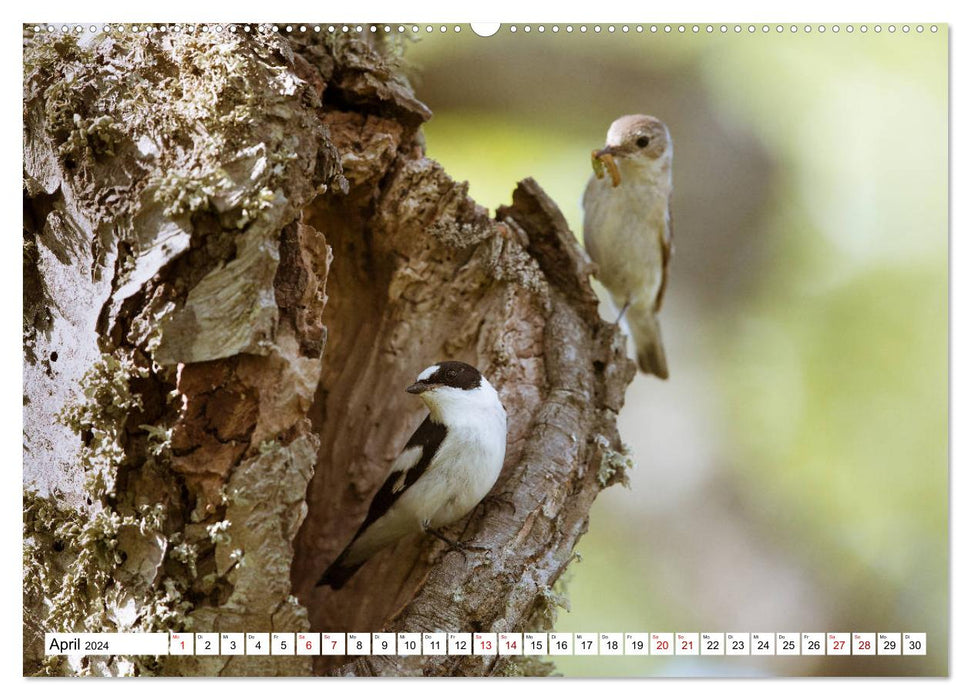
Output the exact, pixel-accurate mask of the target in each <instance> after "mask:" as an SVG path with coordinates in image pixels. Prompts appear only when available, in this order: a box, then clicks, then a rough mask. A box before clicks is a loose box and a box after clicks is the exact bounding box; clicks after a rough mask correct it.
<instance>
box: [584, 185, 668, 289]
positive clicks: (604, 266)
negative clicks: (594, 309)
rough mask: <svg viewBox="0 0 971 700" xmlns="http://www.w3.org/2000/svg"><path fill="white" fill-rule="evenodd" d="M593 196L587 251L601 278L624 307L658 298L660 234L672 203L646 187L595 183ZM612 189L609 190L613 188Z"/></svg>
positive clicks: (589, 201)
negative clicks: (641, 298)
mask: <svg viewBox="0 0 971 700" xmlns="http://www.w3.org/2000/svg"><path fill="white" fill-rule="evenodd" d="M590 186H591V187H597V188H598V189H597V191H596V195H597V196H594V197H589V196H588V197H586V198H585V199H584V206H585V211H584V237H585V240H586V247H587V251H588V252H589V253H590V257H591V258H592V259H593V261H594V262H595V263H597V266H598V268H599V274H598V278H599V279H600V281H601V282H602V283H603V285H604V286H605V287H606V288H607V290H608V291H609V292H610V294H611V296H612V297H613V298H614V302H615V303H617V304H618V305H619V306H622V305H623V304H625V303H626V302H627V301H628V300H631V298H632V297H633V300H635V301H636V300H637V299H638V298H640V297H647V298H648V299H650V300H653V299H655V298H656V297H657V294H658V292H659V290H660V288H661V280H662V274H663V259H662V250H661V238H660V237H661V235H663V233H664V231H665V228H666V226H667V221H666V219H667V202H666V200H665V201H662V200H661V199H660V198H658V197H657V196H655V195H653V193H651V192H650V191H647V190H645V189H643V188H637V187H632V186H630V187H628V188H627V189H625V188H624V184H623V183H622V184H621V185H620V186H619V187H616V188H614V187H609V186H607V185H604V181H594V182H592V183H591V185H590ZM608 187H609V189H608Z"/></svg>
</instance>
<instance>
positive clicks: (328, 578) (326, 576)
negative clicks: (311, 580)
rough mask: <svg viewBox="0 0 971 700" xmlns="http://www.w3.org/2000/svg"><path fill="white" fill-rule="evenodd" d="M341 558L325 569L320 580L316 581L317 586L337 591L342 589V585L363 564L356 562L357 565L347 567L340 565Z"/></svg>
mask: <svg viewBox="0 0 971 700" xmlns="http://www.w3.org/2000/svg"><path fill="white" fill-rule="evenodd" d="M341 559H342V557H338V558H337V561H335V562H334V563H333V564H331V565H330V566H328V567H327V571H325V572H324V573H323V575H322V576H321V577H320V580H319V581H317V585H318V586H330V587H331V588H332V589H333V590H335V591H339V590H340V589H341V588H343V587H344V584H345V583H347V582H348V580H349V579H350V578H351V576H353V575H354V574H355V573H356V572H357V570H358V569H360V568H361V566H362V565H363V564H364V562H363V561H362V562H358V563H357V564H351V565H350V566H347V565H345V564H343V563H341Z"/></svg>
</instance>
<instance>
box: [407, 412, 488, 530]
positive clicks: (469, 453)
mask: <svg viewBox="0 0 971 700" xmlns="http://www.w3.org/2000/svg"><path fill="white" fill-rule="evenodd" d="M499 429H500V427H499V426H498V425H497V426H495V430H499ZM501 430H502V438H503V439H501V440H496V439H495V438H494V437H493V438H492V439H489V438H488V437H487V436H486V435H485V432H486V431H484V430H483V426H481V425H476V426H475V427H474V428H461V427H459V428H454V427H453V428H450V431H451V432H452V435H450V436H449V437H455V438H458V439H456V440H446V441H445V442H444V443H443V444H442V447H441V448H440V449H439V452H438V454H436V455H435V459H434V460H433V461H432V464H430V465H429V467H428V471H426V472H425V474H424V475H422V477H421V479H420V480H419V481H420V482H422V483H420V484H415V487H412V488H410V489H408V490H407V491H406V492H405V493H404V494H403V495H402V497H401V500H400V501H399V507H400V508H401V509H402V510H406V511H407V512H408V513H409V514H410V515H411V516H412V517H413V518H414V519H415V520H416V522H418V523H419V524H422V523H427V525H428V527H432V528H438V527H442V526H445V525H448V524H450V523H453V522H455V521H456V520H459V519H460V518H462V517H464V516H465V515H467V514H468V513H469V512H470V511H471V510H472V509H473V508H474V507H475V506H476V504H478V503H479V501H481V500H482V499H483V498H485V496H486V494H488V493H489V491H490V490H491V489H492V487H493V486H494V485H495V483H496V479H498V478H499V472H500V471H502V463H503V460H504V458H505V439H504V438H505V425H504V424H503V425H502V426H501ZM490 432H491V430H490ZM419 485H420V486H421V488H416V487H418V486H419Z"/></svg>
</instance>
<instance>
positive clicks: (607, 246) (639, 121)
mask: <svg viewBox="0 0 971 700" xmlns="http://www.w3.org/2000/svg"><path fill="white" fill-rule="evenodd" d="M593 159H594V160H593V163H594V170H595V174H594V175H593V176H592V177H591V178H590V181H589V182H588V183H587V188H586V191H585V192H584V193H583V240H584V245H585V246H586V249H587V252H588V253H589V254H590V258H591V259H592V260H593V261H594V262H595V263H597V267H598V268H599V273H598V277H599V278H600V281H601V282H602V283H603V285H604V287H606V288H607V291H608V292H610V296H611V298H612V299H613V301H614V304H616V305H617V307H618V308H619V309H620V315H619V316H618V318H617V322H618V323H620V321H621V319H622V318H623V317H624V315H625V313H626V315H627V323H628V326H629V328H630V332H631V335H632V336H633V338H634V343H635V345H636V346H637V364H638V366H639V367H640V368H641V371H643V372H647V373H649V374H655V375H657V376H658V377H660V378H661V379H667V378H668V363H667V358H666V357H665V354H664V345H663V343H662V342H661V327H660V324H659V323H658V320H657V313H658V311H660V309H661V302H662V301H663V299H664V289H665V287H666V286H667V278H668V263H669V262H670V260H671V252H672V250H673V248H672V242H671V207H670V200H671V190H672V185H671V165H672V161H673V159H674V148H673V144H672V142H671V135H670V133H668V128H667V127H666V126H665V125H664V122H662V121H661V120H659V119H657V118H656V117H651V116H648V115H645V114H630V115H627V116H624V117H620V118H619V119H617V120H616V121H615V122H614V123H613V124H611V125H610V129H608V131H607V143H606V145H605V146H604V147H603V148H601V149H600V150H597V151H594V152H593ZM604 166H606V169H607V170H609V171H610V176H611V177H610V179H606V178H604V177H603V168H604Z"/></svg>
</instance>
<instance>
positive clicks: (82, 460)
mask: <svg viewBox="0 0 971 700" xmlns="http://www.w3.org/2000/svg"><path fill="white" fill-rule="evenodd" d="M238 29H239V31H236V32H234V33H231V32H228V31H226V32H223V33H222V34H218V35H217V34H216V33H215V32H212V31H209V32H202V31H201V30H200V29H199V28H195V29H194V30H192V31H181V32H176V31H172V28H171V27H169V28H166V31H160V30H159V28H158V27H156V28H154V31H151V32H149V33H148V34H145V33H142V34H140V35H131V34H130V33H125V34H121V33H112V34H110V35H105V34H102V33H98V34H96V35H85V36H83V37H82V38H81V39H80V40H78V39H75V38H73V37H71V36H61V35H57V36H56V37H48V36H42V37H37V38H35V39H30V40H28V41H27V42H26V43H25V49H24V64H25V65H24V70H25V75H24V94H25V101H24V122H25V123H24V348H25V363H24V482H25V491H24V538H25V539H24V546H25V555H24V561H25V588H24V603H25V630H24V649H25V652H24V670H25V673H50V674H56V675H64V674H74V673H93V674H103V675H115V674H126V673H135V674H161V675H309V674H311V673H318V674H323V673H333V674H345V675H350V674H355V675H365V674H367V675H372V674H373V675H422V674H424V675H487V674H503V673H505V674H508V673H542V672H544V671H545V670H546V668H545V667H544V666H543V665H541V664H534V663H530V662H528V660H527V661H525V662H524V661H523V660H522V659H520V660H519V661H510V660H509V657H500V658H499V659H497V658H495V657H491V658H489V657H456V658H449V657H431V656H427V657H426V656H411V657H382V656H369V657H357V658H334V657H316V659H315V660H312V659H311V657H279V656H263V657H258V656H257V657H254V656H235V657H229V656H220V657H205V656H190V657H179V656H169V657H158V658H157V659H153V658H148V657H130V658H122V657H88V658H87V659H86V660H83V661H80V662H78V661H76V660H63V657H50V658H45V657H44V656H43V652H42V644H41V642H42V640H43V633H44V632H45V631H82V630H83V631H137V630H144V631H169V630H173V631H175V630H186V631H198V632H209V631H219V632H226V631H264V632H265V631H285V632H300V631H307V630H315V631H333V632H342V631H357V632H362V631H363V632H369V631H381V630H385V631H414V632H420V631H434V630H440V631H470V632H471V631H508V630H512V631H522V630H544V629H548V628H549V627H550V625H551V624H552V621H553V619H554V614H555V610H554V609H555V607H556V605H557V604H558V602H559V601H560V596H559V594H557V593H554V591H553V586H554V584H555V583H556V581H557V579H558V578H559V576H560V575H561V574H562V573H563V571H564V570H565V568H566V567H567V565H568V564H569V562H570V561H571V560H572V558H573V551H574V547H575V546H576V543H577V540H578V539H579V537H580V536H581V535H582V534H583V533H584V532H585V530H586V525H587V514H588V512H589V508H590V506H591V504H592V502H593V499H594V498H595V497H596V495H597V493H598V492H599V491H600V490H601V489H602V488H604V487H605V486H607V485H610V484H612V483H614V482H617V481H622V480H623V479H624V470H625V468H626V467H627V465H628V459H627V457H626V456H625V452H624V449H623V446H622V444H621V443H620V440H619V438H618V435H617V429H616V425H615V418H616V415H617V412H618V411H619V410H620V408H621V405H622V404H623V398H624V390H625V388H626V386H627V384H628V383H629V382H630V380H631V378H632V376H633V373H634V369H633V365H632V363H631V362H630V361H629V360H628V359H627V357H626V354H625V345H624V339H623V337H622V336H621V335H620V334H619V332H618V330H617V328H616V327H615V326H613V325H611V324H608V323H604V322H603V321H602V320H601V319H600V318H599V316H598V314H597V300H596V297H595V296H594V294H593V292H592V290H591V288H590V285H589V281H588V275H589V273H590V268H589V264H588V263H587V262H586V257H585V256H584V254H583V252H582V250H581V249H580V247H579V246H578V244H577V242H576V240H575V238H574V236H573V234H572V233H571V232H570V230H569V228H568V226H567V224H566V221H565V220H564V218H563V216H562V215H561V214H560V212H559V211H558V210H557V208H556V206H555V205H554V204H553V202H552V201H550V200H549V198H548V197H546V195H545V194H544V193H543V191H542V190H541V189H540V187H539V186H538V185H537V184H536V183H535V182H533V181H532V180H526V181H524V182H522V183H520V184H519V186H518V187H517V189H516V191H515V192H514V194H513V202H512V204H511V205H510V206H507V207H503V208H501V209H500V210H499V212H498V215H497V217H496V219H491V218H490V217H489V216H488V213H487V212H486V211H485V210H484V209H483V208H482V207H480V206H478V205H476V204H475V202H473V201H472V200H471V199H470V198H469V197H468V195H467V187H466V186H465V185H464V184H460V183H455V182H453V181H452V180H451V179H450V178H449V177H448V176H447V175H446V173H445V172H444V171H443V170H442V168H441V166H439V165H438V164H437V163H435V162H434V161H432V160H429V159H428V158H426V157H425V156H424V153H423V144H422V138H421V133H420V131H419V129H420V125H421V123H422V122H423V121H424V120H426V119H427V118H428V117H429V116H430V112H429V110H428V109H427V108H426V107H425V106H424V105H423V104H421V102H419V101H418V100H417V99H416V98H415V96H414V95H413V93H412V91H411V88H410V87H409V86H408V84H407V82H406V81H405V80H404V79H403V78H402V77H401V74H400V72H399V71H398V68H397V65H396V62H395V59H394V55H395V53H396V49H397V48H398V47H396V46H393V45H387V44H385V43H382V42H380V41H377V40H375V39H374V38H372V37H358V36H344V35H338V36H331V35H326V34H315V33H313V32H308V33H306V34H302V35H299V36H283V35H281V34H276V33H273V32H263V31H252V32H249V33H245V32H243V31H242V28H238ZM254 29H255V28H254ZM578 167H583V164H579V165H578ZM442 359H461V360H464V361H466V362H469V363H471V364H473V365H475V366H477V367H478V368H479V369H480V370H482V372H483V373H484V374H485V375H486V376H487V377H488V378H489V380H490V381H491V382H492V383H493V384H494V385H495V386H496V388H497V389H498V391H499V393H500V396H501V398H502V401H503V403H504V405H505V407H506V410H507V412H508V417H509V434H508V449H507V454H506V462H505V466H504V469H503V473H502V476H501V477H500V480H499V483H498V484H497V485H496V487H495V489H494V491H493V494H494V495H493V496H492V497H490V498H489V499H487V500H486V501H485V502H484V503H483V505H482V506H481V507H480V508H478V509H476V510H475V511H474V512H473V513H472V514H471V515H470V516H469V517H467V518H466V519H464V520H463V521H462V522H460V523H457V524H455V525H453V526H452V527H451V528H449V530H448V532H449V533H451V535H452V536H453V537H456V538H460V539H462V540H463V541H466V542H468V543H471V544H472V545H474V546H475V547H476V548H480V547H481V548H482V549H473V550H470V551H469V552H468V553H459V552H445V550H444V548H443V547H442V546H441V545H440V544H439V543H438V542H437V541H431V540H430V539H424V538H419V537H413V538H408V539H405V540H403V541H401V542H400V543H399V544H398V545H396V546H394V547H391V548H389V549H388V550H386V551H384V552H382V553H380V554H379V555H377V556H375V557H374V559H373V561H370V562H369V563H368V564H366V565H365V567H364V568H362V569H361V571H360V572H359V573H358V575H357V576H355V577H354V578H353V579H352V580H351V582H350V583H349V584H348V585H347V586H346V587H345V588H344V589H343V590H341V591H338V592H334V591H331V590H330V589H329V588H322V589H316V588H314V583H315V582H316V580H317V578H318V577H319V575H320V573H321V572H322V571H323V569H324V568H325V567H326V566H327V565H328V564H329V563H330V562H331V560H332V559H333V558H334V557H335V556H336V555H337V553H338V552H339V551H340V549H341V548H342V547H343V546H344V545H345V544H346V543H347V541H348V539H349V538H350V537H351V535H352V534H353V532H354V531H355V530H356V528H357V527H358V525H359V523H360V522H361V520H362V519H363V517H364V514H365V512H366V509H367V505H368V502H369V500H370V497H371V496H372V494H373V493H374V491H375V490H376V489H377V487H378V486H379V485H380V483H381V482H382V481H383V479H384V476H385V475H386V473H387V470H388V467H389V465H390V463H391V462H392V460H393V459H394V457H395V456H396V454H397V452H398V451H399V450H400V448H401V446H402V445H403V444H404V442H405V441H406V440H407V438H408V436H409V435H410V433H411V431H412V430H414V428H415V427H416V426H417V424H418V422H419V421H420V420H421V419H422V417H423V413H424V411H423V410H422V407H421V405H420V403H419V402H418V401H416V400H415V399H414V397H412V396H410V395H408V394H406V393H405V392H404V387H406V386H407V385H408V384H409V383H410V382H411V381H413V380H414V377H415V376H416V375H417V373H418V372H419V371H421V370H422V369H423V368H424V367H426V366H428V365H430V364H433V363H434V362H436V361H438V360H442Z"/></svg>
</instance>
